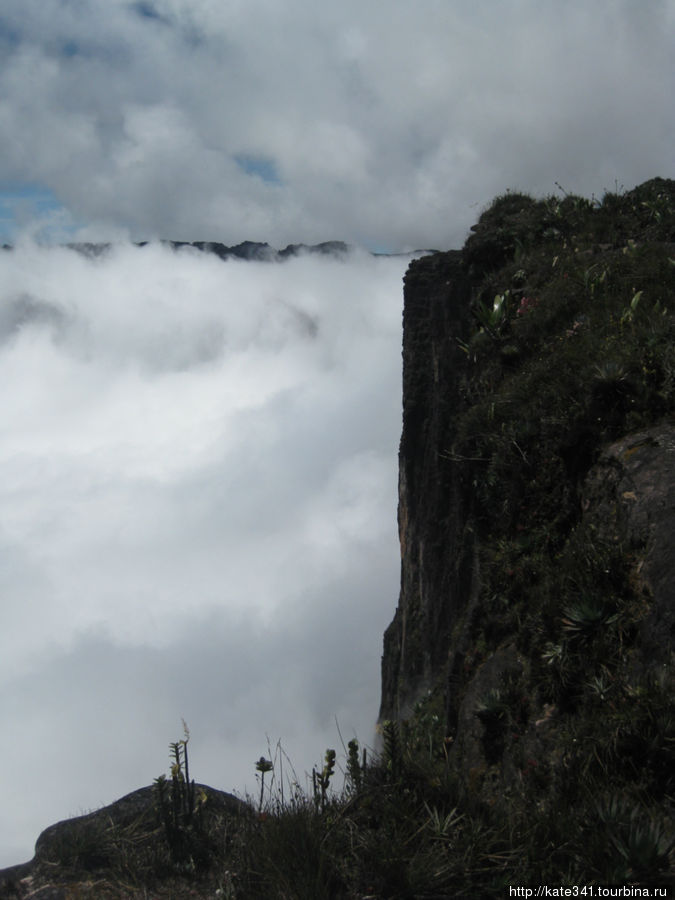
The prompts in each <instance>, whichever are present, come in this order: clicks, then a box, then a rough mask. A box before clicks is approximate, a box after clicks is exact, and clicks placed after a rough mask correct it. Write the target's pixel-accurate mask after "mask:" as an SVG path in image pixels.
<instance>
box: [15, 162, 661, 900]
mask: <svg viewBox="0 0 675 900" xmlns="http://www.w3.org/2000/svg"><path fill="white" fill-rule="evenodd" d="M222 252H223V253H224V252H225V251H224V250H223V251H222ZM246 252H248V250H247V251H246ZM256 252H257V250H256ZM674 413H675V182H673V181H667V180H664V179H653V180H651V181H649V182H646V183H645V184H643V185H640V186H639V187H637V188H635V189H634V190H632V191H629V192H626V193H621V194H608V195H606V196H605V197H604V198H603V199H602V201H596V200H586V199H584V198H581V197H575V196H571V195H565V196H563V197H561V198H555V197H549V198H546V199H544V200H534V199H533V198H531V197H528V196H526V195H523V194H514V193H507V194H505V195H503V196H501V197H498V198H497V199H496V200H495V201H494V202H493V203H492V204H491V206H490V207H489V208H488V209H487V210H486V211H485V212H484V213H483V215H482V216H481V217H480V219H479V221H478V223H477V224H476V225H475V226H474V228H473V229H472V234H471V235H470V237H469V238H468V240H467V241H466V244H465V245H464V247H463V248H462V250H461V251H451V252H447V253H435V254H433V255H430V256H426V257H423V258H421V259H418V260H416V261H414V262H413V263H412V264H411V265H410V267H409V270H408V272H407V274H406V277H405V284H404V315H403V430H402V436H401V443H400V450H399V463H400V465H399V510H398V520H399V533H400V543H401V592H400V598H399V602H398V608H397V610H396V613H395V616H394V619H393V621H392V623H391V625H390V626H389V628H388V629H387V631H386V634H385V638H384V653H383V657H382V702H381V710H380V726H381V731H382V752H381V755H380V756H379V757H378V758H375V759H373V758H371V757H370V756H369V755H368V753H363V752H362V751H363V748H361V747H359V745H358V742H357V741H355V740H353V741H350V742H349V745H348V750H346V752H347V759H346V761H345V771H346V773H347V781H346V786H345V788H344V790H343V792H342V794H341V795H335V796H333V795H330V793H329V790H328V788H329V783H330V780H331V777H332V775H333V773H334V767H335V761H336V754H335V751H334V750H328V751H327V753H326V757H325V764H324V765H323V767H321V765H320V766H319V767H318V768H316V769H315V770H314V771H313V773H312V791H311V793H309V791H308V793H307V794H306V795H305V794H303V793H302V790H301V789H300V788H299V787H298V785H297V783H293V784H292V785H289V789H288V790H289V791H290V792H291V794H292V796H291V797H290V799H289V798H288V797H286V798H284V794H283V788H282V789H281V793H280V795H277V796H273V795H272V793H271V789H270V794H269V800H268V801H267V802H266V805H263V792H262V789H261V798H260V804H259V805H258V808H257V809H256V808H254V807H253V806H252V805H251V804H248V805H246V804H242V803H239V802H237V801H236V800H234V799H233V798H231V797H228V796H226V795H223V794H221V792H218V791H213V790H212V789H210V788H206V787H203V788H202V790H200V791H199V792H195V791H194V790H193V792H192V795H191V796H192V799H191V801H190V802H189V803H188V804H187V806H183V805H182V803H179V804H178V805H176V804H173V803H172V804H169V805H167V803H166V800H164V801H163V800H162V798H161V797H160V796H159V795H158V794H157V793H156V792H154V793H153V792H152V791H151V790H150V789H148V788H145V789H142V790H141V791H138V792H136V793H135V794H132V795H129V797H127V798H123V799H122V800H121V801H118V802H117V804H113V805H112V806H111V807H107V808H105V809H104V810H100V811H99V812H98V813H94V814H91V815H89V816H86V817H82V818H81V819H77V820H72V821H71V822H65V823H59V824H58V825H56V826H52V828H50V829H48V830H47V831H46V832H45V833H44V834H43V835H42V836H41V837H40V838H39V840H38V844H37V847H36V857H35V859H34V860H33V862H32V863H29V864H26V865H25V866H19V867H14V869H12V870H5V871H4V872H0V896H8V897H9V896H21V897H34V898H37V897H41V898H43V900H44V898H47V897H53V898H57V897H67V896H109V897H132V896H139V897H140V896H144V897H145V896H148V893H147V890H148V887H150V888H151V889H152V892H153V896H158V897H161V896H166V897H181V896H204V897H206V896H209V897H211V896H216V895H218V896H220V895H224V896H231V897H271V896H311V897H316V898H319V897H325V898H329V897H330V898H333V897H364V896H369V897H401V898H404V897H405V898H408V897H429V898H431V897H447V896H452V897H475V896H481V897H483V896H484V897H489V896H505V894H506V893H507V892H508V889H509V887H511V886H513V885H518V884H521V885H526V884H530V885H531V884H533V883H535V882H536V883H539V884H556V885H558V884H559V885H567V886H575V885H577V886H578V885H580V884H582V883H583V884H586V885H589V886H591V885H593V886H596V885H608V884H614V885H616V884H619V885H627V884H631V885H639V886H647V885H654V886H657V885H658V886H660V887H663V886H664V885H670V886H672V885H673V884H675V859H674V849H673V848H674V847H675V833H674V831H673V797H675V708H674V706H673V696H674V692H673V688H674V687H675V670H674V666H673V662H674V659H675V655H674V654H675V550H674V545H673V540H672V535H673V533H675V465H674V462H675V415H674ZM186 737H187V733H186ZM185 744H186V741H185V742H179V743H178V744H175V745H172V747H174V748H180V746H183V747H185ZM174 752H175V753H176V754H177V760H178V763H177V768H176V765H174V766H172V777H173V784H174V788H175V789H177V790H178V792H179V794H180V796H181V797H183V798H185V797H186V796H188V795H189V793H190V792H189V791H188V790H187V788H186V784H187V782H188V779H187V756H186V755H185V757H184V764H185V779H183V777H182V775H181V765H180V763H181V757H180V752H179V749H174ZM275 763H276V760H275V761H271V760H269V761H268V760H265V759H261V760H260V761H259V763H258V764H257V765H256V768H257V771H258V772H260V773H261V777H262V778H263V779H264V773H266V772H273V773H274V777H277V773H276V772H275V771H274V770H275ZM272 777H273V776H272V775H270V779H272ZM278 777H279V780H280V781H281V778H282V772H281V768H279V772H278ZM264 785H265V782H264V780H263V782H262V786H263V787H264ZM268 785H269V782H268ZM202 816H203V817H204V818H203V819H202ZM179 838H180V840H178V839H179ZM664 896H665V894H664Z"/></svg>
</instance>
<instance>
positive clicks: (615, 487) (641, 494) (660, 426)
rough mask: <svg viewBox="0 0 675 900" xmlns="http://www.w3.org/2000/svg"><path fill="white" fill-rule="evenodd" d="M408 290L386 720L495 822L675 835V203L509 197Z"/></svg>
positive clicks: (652, 186)
mask: <svg viewBox="0 0 675 900" xmlns="http://www.w3.org/2000/svg"><path fill="white" fill-rule="evenodd" d="M404 291H405V300H404V320H403V321H404V331H403V432H402V437H401V444H400V456H399V513H398V516H399V530H400V543H401V593H400V599H399V603H398V608H397V610H396V614H395V616H394V619H393V621H392V623H391V625H390V626H389V628H388V629H387V631H386V634H385V638H384V653H383V658H382V703H381V710H380V722H381V723H385V722H387V721H394V722H399V723H405V727H406V729H407V731H408V733H414V732H415V729H418V730H419V728H424V729H427V728H428V727H429V723H434V727H436V728H437V729H438V731H439V735H442V738H439V741H441V742H442V744H443V745H444V747H445V752H446V753H447V759H448V765H449V767H450V769H451V771H452V775H453V777H454V778H455V779H456V781H457V783H458V784H459V786H460V789H461V792H462V794H463V796H464V797H465V798H469V799H470V800H473V801H475V802H480V803H485V804H487V807H488V808H495V807H500V806H503V807H505V808H506V807H508V808H509V809H510V810H511V811H513V809H515V808H520V809H521V811H524V810H527V809H530V810H531V809H537V810H539V814H546V813H549V814H556V811H558V810H559V805H560V803H561V798H562V797H563V796H564V798H565V804H566V805H567V807H568V808H574V807H575V805H577V806H578V811H579V815H580V816H581V818H578V819H577V821H578V822H579V821H582V820H583V816H584V815H586V814H588V815H590V813H589V811H588V808H587V804H586V803H585V800H584V797H586V798H589V797H590V798H592V802H593V803H595V804H596V805H597V804H599V805H600V807H601V806H602V803H604V802H605V801H606V802H610V801H609V799H608V798H611V797H614V798H615V800H616V802H617V803H618V802H619V801H620V803H622V804H624V805H626V804H627V805H628V806H630V805H631V804H635V803H637V802H638V798H640V802H641V803H642V805H643V808H646V807H649V808H651V809H652V810H653V811H654V814H655V815H656V816H657V817H658V816H659V815H661V814H663V815H669V814H671V813H672V809H671V805H672V797H673V796H674V794H673V788H675V783H674V782H673V777H674V776H673V772H675V767H674V766H673V762H675V758H674V756H673V751H674V749H675V709H674V708H673V704H672V688H673V684H674V678H673V674H674V670H673V659H674V656H673V653H674V651H675V551H674V549H673V541H672V535H673V534H674V533H675V418H674V416H673V413H674V411H675V349H674V346H675V344H674V338H675V315H674V313H675V182H673V181H669V180H664V179H653V180H651V181H649V182H646V183H645V184H643V185H640V186H639V187H637V188H635V189H634V190H632V191H629V192H627V193H623V194H608V195H606V196H605V197H604V198H603V200H602V201H597V200H586V199H584V198H581V197H575V196H572V195H565V196H563V197H561V198H554V197H551V198H547V199H545V200H534V199H533V198H531V197H529V196H527V195H524V194H517V193H507V194H505V195H503V196H501V197H498V198H497V199H496V200H495V201H494V202H493V203H492V205H491V206H490V207H489V209H487V210H486V211H485V212H484V213H483V215H482V216H481V217H480V220H479V221H478V223H477V225H475V226H474V228H473V229H472V233H471V235H470V237H469V238H468V240H467V241H466V244H465V246H464V248H463V249H462V250H461V251H456V252H450V253H442V254H436V255H434V256H430V257H425V258H422V259H418V260H416V261H415V262H413V263H412V264H411V266H410V268H409V270H408V273H407V275H406V279H405V288H404ZM628 806H626V809H627V808H628ZM582 807H583V810H585V812H582ZM600 807H599V808H600ZM605 812H606V810H605ZM614 813H616V810H614ZM603 814H604V813H603ZM616 814H617V815H618V813H616ZM624 814H625V815H629V813H628V812H626V810H624ZM636 814H637V813H636ZM598 815H600V813H598ZM591 818H592V816H591Z"/></svg>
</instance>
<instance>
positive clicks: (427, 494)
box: [380, 252, 475, 719]
mask: <svg viewBox="0 0 675 900" xmlns="http://www.w3.org/2000/svg"><path fill="white" fill-rule="evenodd" d="M470 289H471V286H470V281H469V278H468V277H467V274H466V272H465V270H464V267H463V265H462V256H461V253H459V252H450V253H439V254H435V255H434V256H431V257H423V258H422V259H419V260H417V261H415V262H413V263H412V264H411V266H410V268H409V270H408V272H407V274H406V277H405V293H404V297H405V302H404V312H403V333H404V344H403V432H402V437H401V446H400V452H399V509H398V519H399V522H398V525H399V537H400V544H401V596H400V602H399V606H398V609H397V611H396V615H395V617H394V620H393V622H392V623H391V625H390V626H389V628H388V629H387V632H386V634H385V638H384V657H383V662H382V706H381V710H380V718H381V719H397V718H405V717H407V715H408V714H409V713H410V711H411V709H412V707H413V705H414V704H415V702H416V701H417V700H419V699H420V698H421V697H423V696H425V695H426V694H427V692H428V691H429V690H430V689H431V688H432V687H433V685H434V684H435V683H436V681H437V679H438V673H439V672H440V671H443V670H444V669H445V668H446V666H447V663H448V652H449V648H450V645H451V640H450V638H451V632H452V628H453V624H454V623H455V622H456V621H457V617H458V614H459V610H460V609H461V608H462V607H464V606H466V604H467V602H468V601H469V598H470V596H471V593H472V582H473V578H474V574H475V573H474V564H473V538H472V535H471V533H470V530H468V529H467V527H466V524H467V518H468V516H467V512H468V501H467V498H466V496H465V491H463V489H462V485H461V483H460V479H459V477H458V471H457V469H456V468H454V467H452V466H449V465H448V464H447V459H445V458H444V456H445V454H447V455H448V456H449V455H450V448H451V444H452V420H453V416H454V415H455V414H456V412H457V410H458V409H459V408H460V407H461V405H462V399H461V397H460V390H459V385H460V383H461V378H460V377H458V373H460V372H462V371H463V369H465V367H466V358H467V357H466V352H465V351H464V350H463V349H462V346H463V345H465V342H466V340H467V339H468V334H469V328H470V321H469V320H470V312H469V301H470Z"/></svg>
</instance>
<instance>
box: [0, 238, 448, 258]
mask: <svg viewBox="0 0 675 900" xmlns="http://www.w3.org/2000/svg"><path fill="white" fill-rule="evenodd" d="M154 243H159V244H161V245H162V246H165V247H171V249H172V250H183V249H184V248H185V247H188V248H191V249H194V250H199V251H201V252H202V253H213V254H215V255H216V256H217V257H219V258H220V259H222V260H227V259H243V260H250V261H255V262H283V261H284V260H286V259H291V258H293V257H296V256H304V255H315V256H334V257H337V258H344V257H346V256H348V255H349V254H350V253H352V252H353V251H354V250H356V249H357V248H356V245H354V244H347V243H345V242H344V241H323V242H322V243H320V244H289V245H288V246H287V247H284V249H283V250H277V249H276V248H275V247H272V246H271V245H270V244H268V243H266V242H260V241H242V243H241V244H235V245H234V246H232V247H228V246H227V245H226V244H222V243H220V242H219V241H170V240H160V241H134V242H133V246H134V247H147V246H150V245H152V244H154ZM63 246H65V247H68V248H69V249H70V250H77V251H78V253H82V254H83V255H84V256H88V257H90V258H95V257H98V256H102V255H103V254H104V253H107V252H108V250H110V249H111V247H113V246H115V244H114V243H113V242H111V241H104V242H101V243H96V242H91V241H81V242H80V241H78V242H74V243H69V244H64V245H63ZM2 249H3V250H13V249H14V248H13V246H12V245H11V244H3V245H2ZM437 252H438V251H437V250H413V251H411V252H392V253H386V252H371V253H370V255H371V256H383V257H396V256H411V255H415V256H417V255H421V254H429V253H437Z"/></svg>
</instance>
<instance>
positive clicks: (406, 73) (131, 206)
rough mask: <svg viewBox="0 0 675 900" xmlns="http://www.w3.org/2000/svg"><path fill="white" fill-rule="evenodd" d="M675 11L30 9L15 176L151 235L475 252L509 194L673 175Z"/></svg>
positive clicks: (17, 61) (6, 26) (20, 76)
mask: <svg viewBox="0 0 675 900" xmlns="http://www.w3.org/2000/svg"><path fill="white" fill-rule="evenodd" d="M674 10H675V5H674V4H673V2H672V0H662V2H654V3H650V4H647V5H644V4H643V5H642V6H641V7H640V8H639V9H637V8H636V7H635V6H634V4H631V3H628V2H618V3H617V2H614V0H612V2H610V0H603V2H598V3H594V4H592V5H589V4H587V3H581V2H576V0H575V2H571V3H568V4H567V5H566V7H565V10H564V11H561V10H560V9H559V7H558V6H557V5H556V4H552V3H538V2H537V3H535V2H533V0H520V2H518V3H512V4H509V5H502V6H500V7H499V9H496V8H495V6H494V5H492V4H484V3H471V4H469V3H466V4H447V3H442V2H436V0H426V2H425V3H423V4H422V5H421V6H420V5H417V6H414V7H413V6H411V5H410V4H407V3H403V2H398V0H395V2H387V3H386V4H385V3H382V2H374V3H370V4H368V5H367V6H366V7H364V6H363V4H356V3H355V2H353V0H346V3H343V4H341V5H340V6H339V7H336V8H329V7H322V9H321V10H317V8H316V5H315V4H311V5H310V4H309V3H308V2H307V0H290V2H288V3H285V4H283V5H282V6H280V5H279V4H276V3H269V2H264V0H256V2H254V3H253V4H251V3H248V4H238V3H230V4H227V6H225V7H224V6H223V5H222V4H220V3H217V2H215V0H202V2H199V3H194V2H189V3H188V2H186V0H157V2H155V3H153V4H148V3H141V4H139V3H126V2H116V3H108V4H101V3H96V2H90V3H85V4H74V3H66V4H61V5H60V6H59V7H58V10H57V9H56V8H55V7H54V8H52V9H51V11H48V10H45V9H44V4H37V2H36V0H21V2H19V0H9V2H8V3H6V4H5V9H4V11H3V20H2V22H1V23H0V41H1V40H2V38H3V36H4V44H5V51H6V52H5V53H4V54H3V62H2V63H1V64H0V65H1V67H2V72H1V75H2V79H3V100H2V102H1V103H0V122H1V123H2V127H3V134H4V135H5V136H6V139H5V141H4V142H3V148H2V149H1V150H0V172H4V173H6V174H7V176H8V177H13V178H21V179H23V180H24V181H30V182H35V183H42V184H45V185H46V186H47V187H49V188H50V189H51V190H53V191H54V192H55V194H56V195H57V196H58V197H59V199H60V200H61V202H62V203H63V204H64V205H65V206H66V207H67V208H68V209H69V210H70V211H71V213H72V216H73V218H74V219H75V220H76V221H79V222H86V223H100V224H107V226H108V227H111V228H116V229H119V228H129V229H130V231H131V233H132V236H134V237H137V238H152V237H172V238H176V239H185V240H194V239H200V238H206V239H221V240H223V241H225V242H226V243H236V242H238V241H240V240H242V239H243V238H244V237H247V238H250V239H254V240H268V241H270V242H272V243H275V244H277V245H280V246H283V245H284V244H285V243H288V242H291V241H299V240H305V241H310V242H316V241H319V240H325V239H330V238H336V237H337V238H344V239H347V240H351V241H356V242H366V243H369V244H370V245H371V246H372V245H374V244H377V245H385V246H393V247H403V246H413V247H415V246H441V247H446V246H449V245H451V244H454V245H457V244H458V243H459V242H460V241H461V240H462V238H463V236H464V233H465V231H466V229H467V227H468V226H469V225H470V224H471V222H472V220H473V219H474V218H475V209H476V208H477V207H478V208H480V206H481V205H482V204H484V203H485V202H487V201H488V200H489V199H490V197H491V196H493V195H494V194H495V193H497V192H499V191H503V190H505V189H506V188H507V187H512V188H520V189H529V190H532V191H534V192H538V193H542V192H543V193H548V192H553V191H555V182H556V181H559V182H561V183H563V184H564V186H565V189H566V190H570V191H581V192H586V193H589V194H590V193H592V192H595V193H596V194H601V193H602V192H603V191H604V190H606V189H614V187H615V183H616V184H618V185H621V184H625V185H626V186H628V187H630V186H632V185H633V184H635V183H637V182H639V181H641V180H644V179H646V178H648V177H652V176H654V175H655V174H661V175H669V174H670V173H671V170H672V154H671V147H672V139H673V116H672V109H671V103H670V98H671V96H672V93H673V87H675V85H674V84H673V81H674V79H675V76H674V75H673V70H672V66H671V64H670V56H671V53H670V50H671V48H670V42H669V39H668V35H669V34H670V29H671V28H672V25H673V24H674V22H675V11H674ZM279 35H283V39H279ZM45 135H49V140H45ZM242 160H243V161H244V163H243V164H242ZM247 160H248V161H249V163H246V161H247ZM256 165H257V174H258V176H260V177H252V171H255V167H256ZM251 166H253V167H254V168H253V170H252V168H251ZM261 167H262V168H261Z"/></svg>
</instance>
